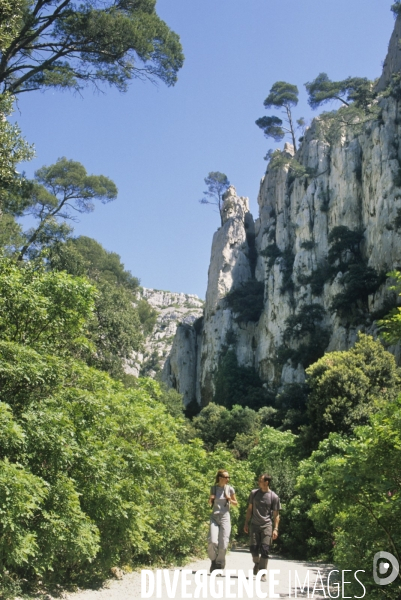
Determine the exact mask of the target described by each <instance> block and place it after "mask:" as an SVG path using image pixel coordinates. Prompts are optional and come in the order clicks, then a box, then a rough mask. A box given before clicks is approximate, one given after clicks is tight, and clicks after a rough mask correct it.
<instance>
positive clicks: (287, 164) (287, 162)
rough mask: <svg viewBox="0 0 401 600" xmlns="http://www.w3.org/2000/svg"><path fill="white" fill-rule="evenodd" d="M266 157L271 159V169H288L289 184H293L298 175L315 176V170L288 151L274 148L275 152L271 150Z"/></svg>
mask: <svg viewBox="0 0 401 600" xmlns="http://www.w3.org/2000/svg"><path fill="white" fill-rule="evenodd" d="M265 159H266V160H268V161H269V168H270V169H282V168H286V169H287V172H288V176H287V182H288V185H289V186H290V185H292V183H293V182H294V181H295V179H297V178H298V177H305V176H306V177H308V176H313V172H312V170H311V169H310V168H309V167H305V166H304V165H302V164H301V163H300V162H298V161H297V159H296V158H294V157H292V156H290V155H289V154H287V152H281V150H274V152H273V151H272V150H269V152H268V153H267V154H266V156H265Z"/></svg>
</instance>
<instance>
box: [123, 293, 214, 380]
mask: <svg viewBox="0 0 401 600" xmlns="http://www.w3.org/2000/svg"><path fill="white" fill-rule="evenodd" d="M139 297H140V298H144V299H145V300H147V302H148V303H149V304H150V305H151V307H152V308H153V309H154V310H155V311H156V313H157V320H156V324H155V326H154V327H153V330H152V331H151V333H150V334H149V335H148V336H146V339H145V341H144V345H143V348H142V351H141V352H135V353H134V354H133V356H132V358H131V359H130V361H128V362H127V364H126V366H125V371H126V372H127V373H129V374H131V375H134V376H135V377H138V376H139V375H141V376H147V377H155V376H156V375H157V374H158V373H159V372H160V371H161V369H162V368H163V365H164V363H165V362H166V358H167V357H168V355H169V353H170V350H171V346H172V344H173V340H174V336H175V334H176V331H177V328H178V326H179V325H184V324H185V325H192V324H193V323H194V321H196V319H198V318H199V317H201V316H202V313H203V305H204V302H203V300H201V299H200V298H198V296H195V295H194V294H183V293H179V292H167V291H164V290H153V289H150V288H141V292H140V296H139Z"/></svg>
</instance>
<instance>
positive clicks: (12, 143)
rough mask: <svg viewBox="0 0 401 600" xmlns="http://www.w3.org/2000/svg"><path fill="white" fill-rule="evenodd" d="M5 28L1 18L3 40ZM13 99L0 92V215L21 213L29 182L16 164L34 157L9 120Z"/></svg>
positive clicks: (31, 147) (31, 148)
mask: <svg viewBox="0 0 401 600" xmlns="http://www.w3.org/2000/svg"><path fill="white" fill-rule="evenodd" d="M7 8H8V10H9V11H10V10H11V7H10V5H9V4H8V3H7V4H6V5H5V6H3V5H2V9H3V11H4V12H5V13H6V14H7ZM2 9H1V8H0V10H2ZM4 12H3V14H4ZM0 16H1V14H0ZM6 30H7V24H6V23H5V22H4V21H2V20H1V18H0V43H1V41H2V33H3V34H4V33H5V31H6ZM3 39H4V38H3ZM0 52H1V50H0ZM13 102H14V98H13V97H12V96H11V95H10V94H7V93H6V94H0V115H1V117H2V118H0V217H1V213H2V212H3V211H4V210H11V209H13V212H18V208H20V206H21V203H22V204H23V203H24V200H25V199H24V191H25V186H26V181H25V178H24V177H23V176H21V175H19V174H18V173H17V171H16V167H17V165H18V163H21V162H24V161H27V160H30V159H31V158H33V156H34V150H33V146H30V145H29V144H28V143H27V142H26V141H25V140H24V138H23V137H22V135H21V131H20V129H19V127H18V125H17V124H15V123H14V124H11V123H10V122H9V120H8V119H7V117H9V116H10V115H11V114H12V113H13ZM17 207H18V208H17Z"/></svg>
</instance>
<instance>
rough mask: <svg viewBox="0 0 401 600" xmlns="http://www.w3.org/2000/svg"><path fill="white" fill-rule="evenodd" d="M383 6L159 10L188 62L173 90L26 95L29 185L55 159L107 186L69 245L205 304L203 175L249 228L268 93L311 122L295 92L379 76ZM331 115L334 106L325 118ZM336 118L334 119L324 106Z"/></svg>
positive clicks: (174, 5)
mask: <svg viewBox="0 0 401 600" xmlns="http://www.w3.org/2000/svg"><path fill="white" fill-rule="evenodd" d="M390 5H391V2H390V1H387V0H386V1H383V0H369V1H367V0H336V2H332V1H329V0H248V1H247V2H245V1H244V0H158V3H157V12H158V14H159V16H160V17H161V18H163V19H164V20H165V21H166V22H167V23H168V25H169V26H170V27H171V28H172V29H173V30H174V31H176V33H178V34H179V35H180V37H181V42H182V45H183V48H184V54H185V57H186V60H185V64H184V67H183V69H182V70H181V71H180V73H179V79H178V82H177V84H176V86H175V87H174V88H167V87H166V86H164V85H163V84H162V83H160V84H159V85H157V86H155V85H153V84H151V83H149V82H147V83H143V82H141V81H139V80H137V81H133V83H132V85H131V86H130V88H129V91H128V92H127V93H126V94H120V93H118V92H117V91H115V90H113V89H110V88H106V89H105V93H104V94H99V93H94V92H93V91H92V90H91V89H87V90H86V91H84V93H83V95H82V97H80V96H77V95H74V94H71V93H69V92H52V91H47V92H45V93H40V92H35V93H29V94H26V95H22V96H21V97H20V99H19V101H18V110H17V111H16V119H17V121H18V123H19V125H20V127H21V129H22V131H23V133H24V135H25V137H26V138H27V140H28V141H30V142H33V143H34V144H35V147H36V153H37V156H36V158H35V159H34V160H33V161H31V162H30V163H28V164H26V165H24V166H23V168H25V170H26V172H27V173H28V174H29V175H32V174H33V172H34V170H35V169H37V168H39V167H40V166H42V165H44V164H45V165H49V164H51V163H53V162H55V160H57V158H58V157H60V156H66V157H67V158H70V159H74V160H78V161H80V162H82V163H83V164H84V165H85V167H86V168H87V170H88V171H89V172H91V173H94V174H104V175H107V176H109V177H110V178H111V179H113V180H114V181H115V183H116V184H117V186H118V189H119V196H118V199H117V200H116V201H115V202H112V203H110V204H108V205H101V204H99V206H97V207H96V210H95V212H94V213H92V214H90V215H84V216H82V217H81V219H80V222H79V223H77V224H76V225H75V226H74V228H75V234H76V235H88V236H90V237H93V238H95V239H96V240H98V241H99V242H100V243H101V244H102V245H103V246H104V247H105V248H106V249H107V250H112V251H115V252H117V253H118V254H120V256H121V259H122V261H123V263H124V264H125V267H126V268H127V269H129V270H130V271H131V272H132V273H133V275H135V276H137V277H139V278H140V280H141V284H142V285H144V286H145V287H153V288H157V289H165V290H171V291H180V292H186V293H194V294H198V295H199V296H201V297H203V298H204V295H205V290H206V284H207V270H208V266H209V260H210V248H211V242H212V237H213V233H214V231H215V230H216V229H217V227H218V226H219V216H218V214H217V213H215V212H214V211H213V208H212V207H209V206H203V205H201V204H199V203H198V200H199V198H201V196H202V192H203V190H204V189H205V185H204V182H203V179H204V177H206V176H207V174H208V173H209V172H210V171H222V172H224V173H226V175H227V176H228V178H229V179H230V181H231V183H232V184H233V185H235V186H236V188H237V192H238V193H239V194H240V195H243V196H248V197H249V198H250V205H251V211H252V213H253V215H254V217H256V216H257V202H256V199H257V194H258V189H259V182H260V179H261V177H262V176H263V174H264V171H265V168H266V162H265V161H264V160H263V157H264V155H265V154H266V151H267V150H268V149H269V148H271V147H274V144H272V143H271V142H270V141H269V140H267V139H266V138H264V136H263V133H262V131H261V130H260V129H259V128H258V127H257V126H256V125H255V124H254V123H255V120H256V119H257V118H258V117H261V116H263V115H265V114H271V113H272V112H274V111H269V113H268V112H267V111H266V110H265V109H264V107H263V100H264V99H265V97H266V96H267V95H268V93H269V90H270V88H271V86H272V84H273V83H274V82H275V81H278V80H284V81H289V82H290V83H293V84H296V85H298V87H299V89H300V103H299V105H298V107H297V109H296V111H295V112H296V117H297V118H298V117H300V116H304V117H305V118H307V119H310V118H311V117H313V116H314V115H315V113H313V112H312V111H311V110H310V109H309V107H308V105H307V102H306V92H305V88H304V86H303V84H304V83H305V82H307V81H311V80H313V79H314V78H315V77H316V76H317V75H318V74H319V73H320V72H322V71H324V72H327V73H328V75H329V77H330V78H332V79H344V78H346V77H348V76H350V75H352V76H361V77H369V78H371V79H373V78H375V77H378V76H379V75H380V73H381V65H382V61H383V60H384V58H385V56H386V52H387V46H388V41H389V39H390V35H391V32H392V29H393V26H394V19H393V16H392V13H391V12H390ZM328 108H329V109H330V107H328ZM332 108H335V105H333V107H332Z"/></svg>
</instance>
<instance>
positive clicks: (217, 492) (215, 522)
mask: <svg viewBox="0 0 401 600" xmlns="http://www.w3.org/2000/svg"><path fill="white" fill-rule="evenodd" d="M229 481H230V476H229V474H228V472H227V470H226V469H219V470H218V471H217V474H216V479H215V485H214V486H212V487H211V489H210V496H209V505H210V506H211V507H212V514H211V516H210V527H209V536H208V547H207V551H208V555H209V558H210V560H211V561H212V564H211V565H210V572H211V573H212V572H213V571H215V570H216V569H224V567H225V564H226V552H227V548H228V541H229V539H230V532H231V520H230V504H232V505H233V506H236V505H237V504H238V501H237V499H236V497H235V490H234V488H233V487H232V486H231V485H229Z"/></svg>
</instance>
